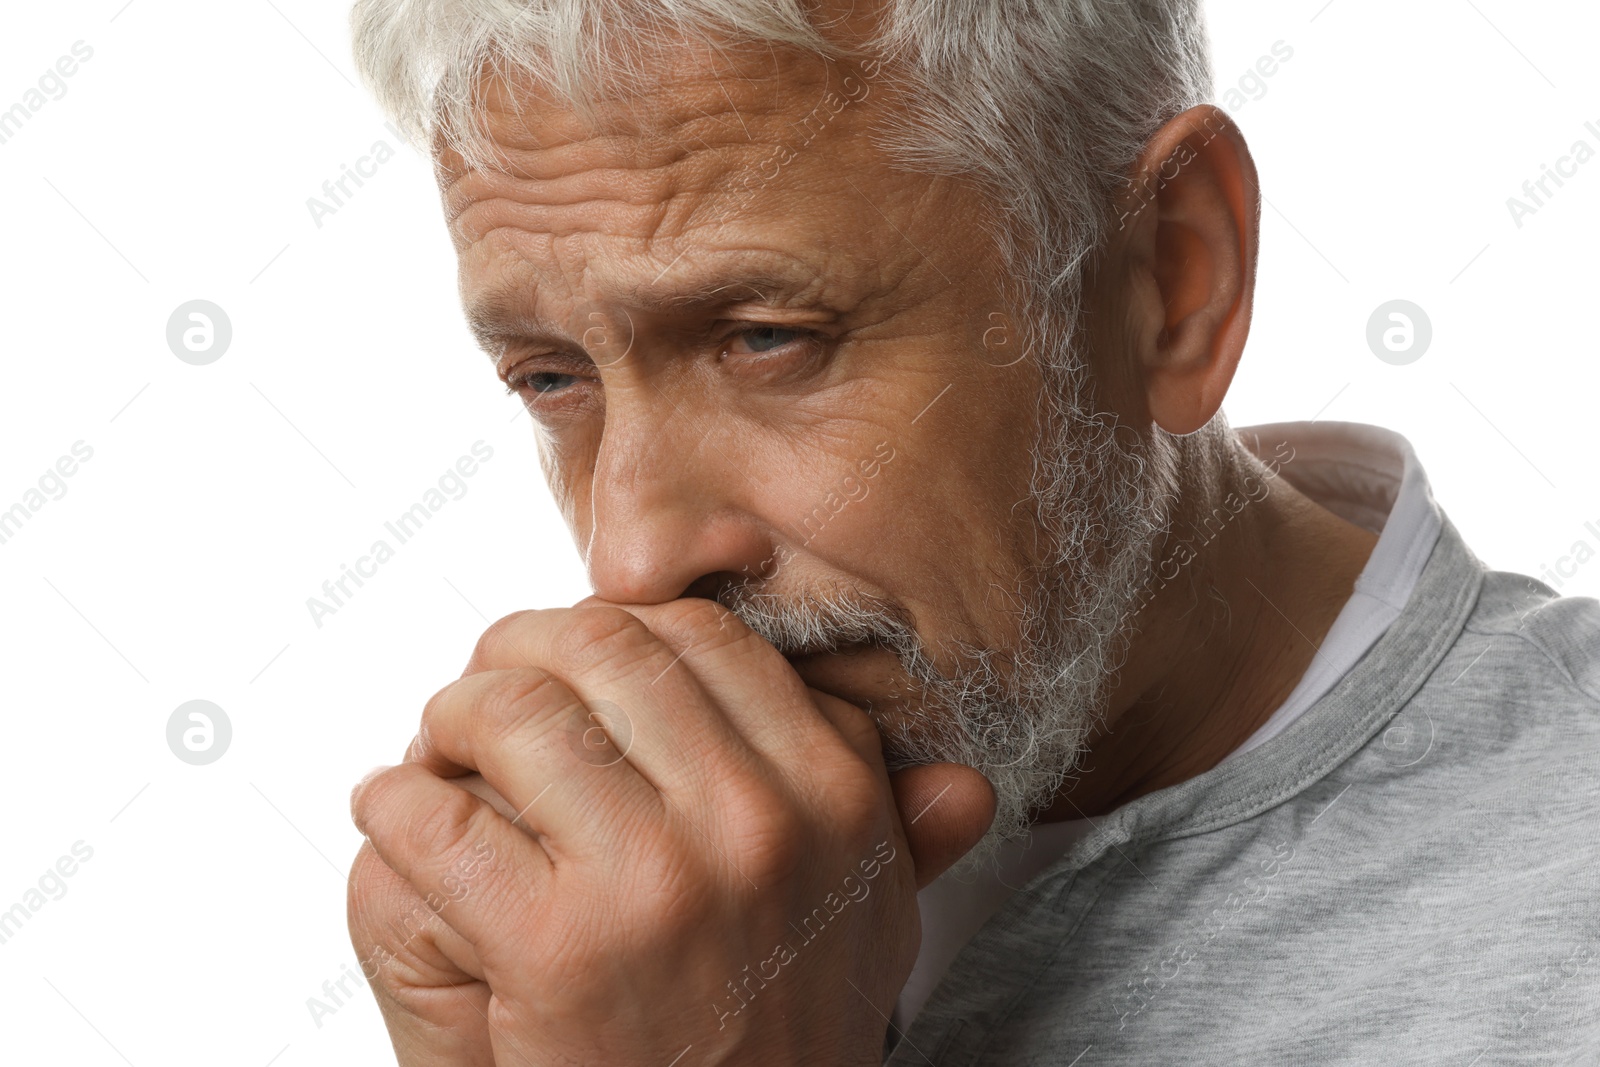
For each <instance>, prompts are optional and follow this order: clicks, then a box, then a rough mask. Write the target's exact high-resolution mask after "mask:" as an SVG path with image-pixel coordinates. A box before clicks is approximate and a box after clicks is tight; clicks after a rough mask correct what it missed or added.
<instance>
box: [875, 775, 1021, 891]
mask: <svg viewBox="0 0 1600 1067" xmlns="http://www.w3.org/2000/svg"><path fill="white" fill-rule="evenodd" d="M889 786H890V788H891V789H892V790H894V802H895V806H896V807H897V808H899V809H900V822H901V825H902V826H904V827H905V832H906V847H907V848H908V849H910V851H911V862H912V865H913V866H914V867H915V868H916V872H917V888H918V889H921V888H922V887H923V886H925V885H927V884H928V883H929V882H931V881H933V880H934V879H935V878H937V877H939V875H941V874H943V873H944V872H945V871H946V870H948V869H949V868H950V865H951V864H953V863H955V861H956V860H958V859H960V858H961V857H962V856H965V855H966V854H967V853H968V852H969V851H970V850H971V849H972V846H973V845H976V844H977V843H978V842H979V841H981V840H982V839H983V835H984V834H985V833H986V832H987V831H988V829H989V824H990V823H992V822H994V809H995V797H994V787H993V786H991V785H990V784H989V780H988V779H987V778H985V777H984V776H983V775H981V774H979V773H978V772H977V771H975V770H973V769H972V768H971V767H967V766H963V765H962V764H959V763H930V764H927V765H925V766H920V767H907V768H906V769H905V770H903V771H898V772H896V773H895V774H893V775H891V776H890V778H889Z"/></svg>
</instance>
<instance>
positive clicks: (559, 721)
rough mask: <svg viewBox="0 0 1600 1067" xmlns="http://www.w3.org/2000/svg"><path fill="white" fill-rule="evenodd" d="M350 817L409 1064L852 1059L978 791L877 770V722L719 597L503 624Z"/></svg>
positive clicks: (358, 796) (520, 617)
mask: <svg viewBox="0 0 1600 1067" xmlns="http://www.w3.org/2000/svg"><path fill="white" fill-rule="evenodd" d="M480 776H481V777H480ZM351 809H352V812H353V815H354V818H355V821H356V824H357V825H358V826H359V827H360V828H361V830H362V831H363V833H364V834H365V835H366V837H367V842H368V843H367V844H366V845H364V846H363V847H362V850H361V853H360V855H359V856H358V857H357V859H356V863H355V867H354V869H353V871H352V874H351V882H350V929H351V937H352V940H353V942H354V944H355V947H356V951H357V952H358V953H359V954H360V956H361V959H362V962H363V966H364V969H365V972H366V973H367V975H368V977H369V979H370V980H371V983H372V986H373V988H374V991H375V993H376V995H377V997H378V1000H379V1004H380V1006H381V1007H382V1009H383V1013H384V1018H385V1020H386V1022H387V1024H388V1026H389V1030H390V1035H391V1037H392V1039H393V1042H394V1047H395V1051H396V1054H397V1056H398V1058H399V1061H400V1063H401V1064H403V1065H406V1067H424V1065H426V1067H446V1065H448V1067H466V1065H473V1067H477V1065H483V1067H487V1065H491V1064H497V1065H501V1067H512V1065H520V1064H527V1065H539V1067H545V1065H568V1064H607V1065H619V1067H620V1065H625V1064H639V1065H641V1067H644V1065H649V1067H668V1065H673V1064H677V1065H680V1067H689V1065H690V1064H739V1065H749V1067H781V1065H785V1064H792V1065H802V1064H803V1065H806V1067H819V1065H840V1067H854V1065H857V1064H860V1065H866V1064H878V1063H880V1062H881V1060H882V1049H883V1039H884V1031H885V1029H886V1027H887V1019H888V1012H889V1010H890V1008H891V1006H892V1005H893V1003H894V1000H895V998H896V996H897V995H898V993H899V990H900V987H901V986H902V985H903V984H904V982H905V979H906V976H907V975H908V974H909V973H910V970H911V966H912V963H913V962H914V960H915V958H916V952H917V946H918V941H919V936H920V935H919V928H918V921H917V910H916V896H915V894H916V890H917V889H918V888H919V887H920V886H921V885H925V884H927V882H929V881H931V880H932V879H933V878H934V877H935V876H936V875H937V874H939V873H940V872H941V871H942V870H943V869H944V868H946V867H947V866H948V865H949V864H950V863H952V862H954V861H955V860H956V859H957V858H958V857H959V856H960V855H961V854H962V853H964V852H965V851H966V850H967V849H969V848H970V847H971V846H972V845H973V844H974V843H976V841H977V840H978V839H979V838H980V837H981V836H982V835H983V832H984V831H985V830H986V829H987V827H988V823H989V820H990V818H991V817H992V813H993V794H992V792H991V790H990V789H989V786H988V783H987V782H986V781H985V780H984V779H983V778H982V777H981V776H980V775H978V774H977V772H975V771H973V770H971V769H970V768H965V767H956V766H953V765H947V764H946V765H937V766H932V767H919V768H913V769H911V770H907V771H904V772H901V773H900V774H898V775H896V776H895V778H894V781H893V782H891V780H890V777H889V775H888V773H887V771H886V770H885V767H884V763H883V758H882V754H881V751H880V746H879V738H878V733H877V730H876V728H875V727H874V726H873V724H872V722H871V720H870V719H869V718H868V716H867V715H866V714H865V713H864V712H862V711H861V710H860V709H858V708H856V707H854V706H853V705H851V704H848V703H846V702H845V701H843V700H840V699H838V698H836V697H833V696H829V695H827V694H824V693H821V692H819V691H817V690H814V689H809V688H808V687H807V686H806V685H805V683H804V682H803V681H802V680H801V679H800V677H799V676H798V675H797V674H796V673H795V671H794V669H793V667H792V666H791V665H790V664H789V662H788V661H787V660H785V659H784V657H783V656H782V655H780V654H779V653H778V651H777V650H776V649H774V648H773V647H772V646H771V645H770V644H768V643H767V642H766V641H765V640H763V639H762V638H761V637H759V636H758V635H756V634H755V633H754V632H752V631H751V630H750V629H749V628H748V627H746V626H745V625H744V624H743V623H742V622H740V621H739V620H738V618H737V617H736V616H733V615H731V614H730V613H729V612H727V610H726V609H724V608H723V607H721V606H720V605H718V604H716V603H715V602H712V601H709V600H699V599H685V600H678V601H673V602H671V603H667V604H661V605H654V606H648V607H640V606H631V605H630V606H627V607H623V606H620V605H611V604H606V603H604V602H599V601H595V600H593V599H591V600H589V601H585V602H584V603H582V604H580V605H579V606H577V607H575V608H570V609H558V610H549V611H529V612H522V613H518V614H515V615H511V616H509V617H507V618H505V619H503V620H501V621H500V622H498V623H496V624H495V625H494V626H492V627H491V628H490V629H489V630H488V631H487V632H486V633H485V634H484V636H483V637H482V638H481V639H480V640H479V642H478V645H477V648H476V649H475V651H474V652H473V655H472V658H471V661H470V662H469V663H468V665H467V668H466V671H465V673H464V674H463V675H462V677H461V678H460V679H459V680H457V681H455V682H452V683H451V684H450V685H448V686H446V687H445V688H444V689H442V690H440V691H439V693H437V694H436V695H435V696H434V697H433V699H432V700H430V701H429V702H428V704H427V706H426V708H425V709H424V711H423V716H422V726H421V729H420V730H419V732H418V734H417V737H416V739H415V740H414V741H413V742H412V744H411V747H410V749H409V750H408V751H407V752H406V756H405V761H404V762H403V763H401V764H400V765H399V766H396V767H391V768H389V769H387V770H384V771H382V772H379V773H376V774H374V775H371V776H369V777H367V778H366V779H365V780H363V781H362V782H361V783H360V784H359V785H358V786H357V787H356V789H355V791H354V793H353V794H352V797H351Z"/></svg>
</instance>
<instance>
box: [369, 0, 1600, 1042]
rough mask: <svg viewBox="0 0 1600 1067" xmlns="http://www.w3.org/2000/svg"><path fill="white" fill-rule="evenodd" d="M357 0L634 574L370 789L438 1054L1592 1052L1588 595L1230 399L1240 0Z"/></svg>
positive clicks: (1240, 324) (567, 485) (408, 1012)
mask: <svg viewBox="0 0 1600 1067" xmlns="http://www.w3.org/2000/svg"><path fill="white" fill-rule="evenodd" d="M354 26H355V33H356V49H357V55H358V58H359V61H360V65H361V68H362V71H363V73H364V75H365V76H366V78H367V79H368V81H369V83H370V84H371V85H373V87H374V88H375V90H376V92H377V93H378V95H379V97H380V99H381V100H382V102H383V103H384V104H385V105H386V106H387V107H388V109H389V110H390V111H391V112H392V113H393V114H394V116H395V117H396V119H397V120H398V121H399V122H401V123H403V124H405V126H406V127H407V129H408V130H410V131H411V132H413V133H414V134H416V135H417V137H418V140H419V142H420V143H423V144H426V145H428V146H430V148H431V150H432V152H433V153H434V157H435V160H436V163H437V172H438V175H439V178H440V184H441V187H442V192H443V204H444V210H445V216H446V219H447V221H448V225H449V230H450V234H451V236H452V238H453V240H454V243H455V247H456V249H457V252H458V254H459V258H460V279H461V289H462V294H463V297H464V302H465V305H466V309H467V313H468V318H469V321H470V323H471V325H472V327H473V329H474V331H475V332H476V334H477V336H478V338H479V340H480V342H481V344H482V346H483V347H484V348H485V349H486V350H487V351H488V353H489V355H490V356H491V357H492V358H493V360H494V363H495V367H496V369H497V371H498V373H499V376H500V378H501V379H502V380H503V381H504V382H505V383H506V385H507V387H508V388H509V389H510V390H511V391H512V392H514V393H516V394H518V395H519V396H521V397H522V399H523V401H524V402H525V404H526V406H527V409H528V411H529V412H530V414H531V416H532V421H533V424H534V426H535V428H536V432H537V434H538V439H539V446H540V455H541V460H542V464H543V467H544V472H545V475H546V477H547V479H548V482H549V484H550V487H551V490H552V492H553V493H554V495H555V498H556V500H557V501H558V502H559V504H560V507H561V509H562V512H563V514H564V516H565V518H566V521H567V523H568V525H569V526H570V528H571V531H572V534H573V537H574V539H575V541H576V543H577V547H578V549H579V551H580V553H581V555H582V558H583V561H584V564H585V565H586V567H587V569H588V574H589V578H590V581H591V583H592V587H593V589H594V592H595V596H594V597H592V598H590V599H588V600H586V601H584V602H582V603H580V604H579V605H577V606H575V607H573V608H570V609H560V610H546V611H529V612H523V613H519V614H516V615H513V616H510V617H509V618H507V619H504V620H501V621H500V622H499V623H497V624H495V625H494V626H493V627H492V628H491V629H490V630H489V632H488V633H486V634H485V635H484V637H483V639H482V640H480V642H479V643H478V645H477V648H476V650H475V651H474V652H473V654H472V656H471V659H470V662H469V663H468V665H467V667H466V670H465V672H464V673H463V674H462V676H461V678H460V679H459V680H457V681H455V682H452V683H451V684H449V685H448V686H446V687H445V688H444V689H443V690H441V691H440V692H439V693H438V694H436V695H435V696H434V697H433V698H432V699H431V700H430V701H429V702H428V704H427V706H426V709H425V711H424V713H423V723H422V728H421V730H420V731H419V733H418V735H417V740H416V741H415V742H414V743H413V745H412V746H411V748H410V749H409V750H408V752H407V753H406V758H405V761H404V762H403V763H401V764H400V765H398V766H396V767H393V768H390V769H387V770H384V771H381V772H379V773H376V774H374V775H371V776H369V777H368V778H367V779H365V780H364V781H363V782H362V783H361V784H360V785H359V786H358V787H357V789H356V792H355V793H354V794H353V797H352V809H353V812H354V814H355V817H356V820H357V822H358V824H359V825H360V826H361V827H362V829H363V831H364V832H365V834H366V835H367V837H368V839H369V840H368V844H367V845H365V846H363V849H362V852H361V854H360V856H359V857H358V860H357V864H356V868H355V871H354V874H353V876H352V882H351V929H352V937H353V940H354V943H355V945H356V947H357V950H358V952H359V953H360V954H361V957H362V961H363V964H364V967H365V969H366V973H367V975H368V977H369V978H370V979H371V981H372V985H373V988H374V991H375V993H376V995H377V997H378V999H379V1002H380V1004H381V1006H382V1008H383V1012H384V1015H385V1019H386V1021H387V1024H388V1026H389V1029H390V1032H391V1036H392V1039H393V1043H394V1046H395V1050H396V1052H397V1054H398V1057H399V1060H400V1062H401V1063H404V1064H408V1065H440V1067H443V1065H452V1067H453V1065H467V1064H472V1065H479V1064H485V1065H486V1064H491V1063H493V1064H502V1065H508V1064H523V1063H526V1064H541V1065H543V1064H578V1063H584V1064H640V1065H663V1067H665V1065H680V1067H689V1065H692V1064H712V1063H715V1064H741V1065H746V1064H747V1065H762V1067H767V1065H784V1064H805V1065H819V1064H826V1065H856V1064H871V1063H878V1062H881V1061H883V1060H884V1059H885V1058H886V1057H887V1061H888V1062H889V1063H892V1064H897V1065H909V1064H921V1063H934V1064H939V1065H941V1067H943V1065H977V1064H984V1065H989V1064H993V1065H1000V1064H1005V1065H1012V1064H1040V1065H1043V1064H1060V1065H1067V1064H1077V1065H1082V1067H1092V1065H1098V1064H1128V1065H1134V1064H1138V1065H1146V1064H1153V1063H1170V1062H1185V1063H1206V1064H1234V1063H1274V1064H1276V1063H1302V1062H1303V1063H1341V1064H1372V1063H1386V1064H1420V1063H1456V1064H1461V1065H1463V1067H1465V1065H1467V1064H1471V1063H1481V1064H1490V1063H1507V1062H1518V1063H1523V1062H1528V1063H1532V1062H1540V1063H1554V1062H1565V1063H1580V1062H1581V1063H1592V1062H1595V1061H1596V1057H1600V1009H1597V1004H1600V982H1597V978H1596V976H1597V975H1600V962H1597V961H1596V960H1595V955H1596V951H1597V947H1600V946H1597V938H1600V894H1597V889H1600V882H1597V877H1600V876H1597V874H1596V871H1597V864H1596V863H1595V860H1596V858H1597V855H1596V854H1597V851H1600V849H1597V847H1596V846H1597V841H1600V776H1597V774H1596V772H1597V770H1600V760H1597V758H1596V757H1597V756H1600V607H1597V605H1596V603H1595V602H1594V601H1592V600H1585V599H1571V598H1566V599H1563V598H1558V597H1557V596H1556V595H1555V593H1554V591H1553V590H1551V589H1550V588H1548V587H1547V586H1544V585H1542V584H1540V583H1539V582H1537V581H1534V580H1532V579H1530V578H1527V577H1523V576H1520V575H1514V574H1508V573H1502V572H1498V571H1494V570H1491V569H1489V568H1488V567H1486V566H1485V565H1484V564H1482V563H1481V562H1480V561H1479V560H1478V559H1477V558H1476V557H1474V556H1473V555H1472V553H1471V552H1470V551H1469V550H1468V548H1467V547H1466V546H1465V545H1464V544H1463V542H1462V539H1461V537H1460V536H1459V534H1458V533H1457V531H1456V530H1455V528H1454V527H1453V526H1452V524H1451V523H1450V521H1449V519H1448V518H1447V517H1446V516H1445V515H1444V514H1443V512H1442V511H1441V510H1440V509H1439V507H1438V505H1437V504H1436V503H1435V502H1434V500H1433V498H1432V495H1431V494H1430V492H1429V488H1428V483H1427V479H1426V476H1425V474H1424V472H1423V469H1422V467H1421V466H1420V465H1419V462H1418V460H1417V457H1416V456H1415V454H1414V453H1413V451H1412V450H1411V448H1410V447H1409V446H1408V445H1407V443H1406V442H1405V440H1404V439H1402V438H1401V437H1399V436H1398V435H1396V434H1394V433H1392V432H1389V431H1386V430H1383V429H1380V428H1377V427H1369V426H1361V425H1353V424H1338V423H1285V424H1278V425H1271V426H1260V427H1254V428H1251V429H1249V430H1237V431H1236V430H1232V429H1230V428H1229V427H1228V425H1227V423H1226V421H1225V420H1224V418H1223V415H1222V413H1221V404H1222V400H1223V397H1224V394H1225V393H1226V392H1227V390H1228V386H1229V383H1230V381H1231V380H1232V377H1233V374H1234V371H1235V368H1236V367H1237V365H1238V361H1239V359H1240V356H1241V353H1242V352H1243V349H1244V345H1245V339H1246V335H1247V333H1248V328H1249V322H1250V314H1251V308H1252V289H1253V281H1254V274H1255V269H1256V255H1257V244H1258V232H1257V222H1258V209H1259V199H1260V198H1259V194H1258V190H1257V184H1256V174H1255V169H1254V166H1253V164H1252V162H1251V157H1250V153H1249V151H1248V149H1247V147H1246V145H1245V141H1244V139H1243V137H1242V136H1241V134H1240V132H1239V130H1238V129H1237V127H1236V126H1235V125H1234V124H1233V123H1232V122H1231V121H1230V120H1229V118H1228V116H1227V115H1225V114H1224V113H1222V112H1220V111H1219V110H1217V109H1216V108H1214V107H1211V106H1208V105H1207V104H1206V100H1207V99H1208V97H1209V95H1210V92H1211V84H1210V75H1209V66H1208V57H1207V54H1206V43H1205V33H1204V28H1203V24H1202V19H1201V12H1200V6H1199V3H1198V0H1162V2H1158V0H1073V2H1064V0H1051V2H1041V3H1037V4H1036V3H1025V2H1021V0H1014V2H1010V3H1006V2H1001V0H964V2H957V0H947V2H940V0H921V2H918V0H899V2H896V3H885V2H873V3H865V4H860V3H854V4H845V3H842V2H836V0H823V2H814V3H800V2H799V0H676V2H673V3H666V2H663V0H609V2H606V3H601V2H598V0H361V2H360V3H358V4H357V6H356V10H355V16H354ZM513 543H514V542H513ZM513 553H514V555H513V558H516V557H515V550H514V549H513ZM530 562H533V561H530Z"/></svg>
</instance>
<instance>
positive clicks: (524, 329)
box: [466, 268, 821, 356]
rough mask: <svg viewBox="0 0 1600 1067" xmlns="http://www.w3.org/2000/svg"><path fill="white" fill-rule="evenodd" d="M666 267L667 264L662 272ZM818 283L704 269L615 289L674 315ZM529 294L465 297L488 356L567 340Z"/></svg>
mask: <svg viewBox="0 0 1600 1067" xmlns="http://www.w3.org/2000/svg"><path fill="white" fill-rule="evenodd" d="M671 273H673V272H672V271H671V270H670V268H669V270H668V271H665V272H663V275H668V274H671ZM820 283H821V279H820V278H818V277H816V276H815V275H808V274H802V273H799V272H794V273H790V272H787V271H775V270H757V271H746V272H739V273H728V272H721V271H719V272H707V273H706V274H705V275H704V276H703V277H700V278H694V277H689V278H687V279H683V280H665V281H664V280H662V276H658V277H657V278H655V279H653V280H652V281H649V282H642V283H639V284H636V285H632V286H628V287H627V288H625V289H623V290H621V291H620V292H619V293H618V294H617V303H618V304H620V305H621V306H623V307H625V308H628V309H631V310H637V311H640V312H645V313H652V312H653V313H662V314H676V315H685V314H694V313H705V312H710V311H715V310H718V309H720V308H725V307H729V306H731V305H733V304H746V303H751V304H767V305H771V306H772V307H774V308H777V307H781V306H785V305H793V304H795V303H798V302H801V301H805V300H807V299H809V298H811V297H813V296H815V295H816V294H817V293H818V291H819V290H820V288H821V284H820ZM530 297H531V292H530V290H529V289H527V288H523V287H520V286H505V287H500V288H496V289H493V290H491V291H489V292H487V293H485V294H483V295H482V296H480V297H478V298H476V299H473V300H471V301H470V302H469V303H468V305H467V308H466V317H467V327H468V329H470V330H471V331H472V335H473V337H474V338H476V339H477V342H478V346H479V347H480V348H482V349H483V350H484V351H485V352H488V353H489V354H490V355H491V356H494V355H497V354H498V351H499V349H500V348H501V347H502V346H503V345H504V344H505V343H506V342H507V341H512V340H520V341H537V342H542V343H546V344H550V345H552V346H558V345H564V344H571V342H572V341H573V340H574V333H573V332H572V331H569V330H566V329H563V328H562V327H561V326H559V325H557V324H554V323H551V322H550V321H548V320H546V319H543V318H541V317H539V316H538V315H537V313H536V312H535V311H534V309H533V308H532V307H531V306H530V305H531V304H532V300H531V299H530ZM811 306H813V308H816V307H817V305H814V304H813V305H811ZM583 328H584V327H583V326H580V327H579V329H578V330H577V331H576V332H577V333H580V334H581V333H582V330H583Z"/></svg>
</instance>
